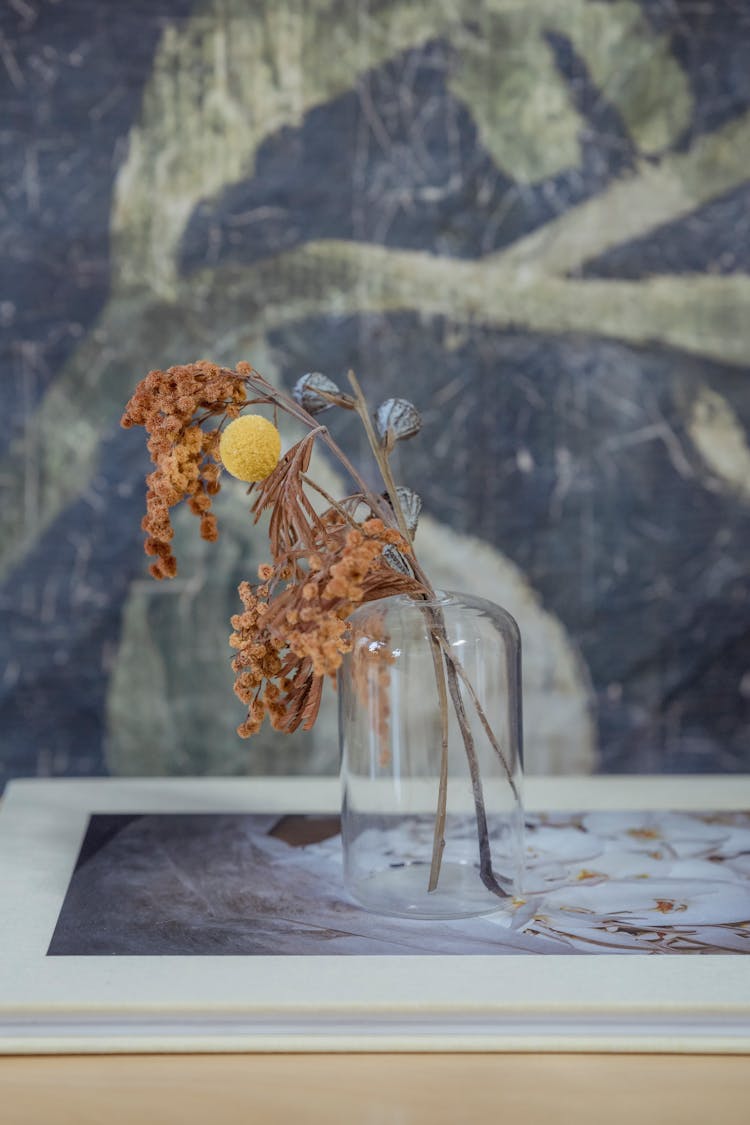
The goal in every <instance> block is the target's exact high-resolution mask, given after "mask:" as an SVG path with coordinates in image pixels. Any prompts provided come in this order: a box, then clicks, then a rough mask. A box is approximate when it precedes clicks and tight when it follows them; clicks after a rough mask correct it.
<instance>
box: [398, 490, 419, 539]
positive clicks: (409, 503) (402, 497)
mask: <svg viewBox="0 0 750 1125" xmlns="http://www.w3.org/2000/svg"><path fill="white" fill-rule="evenodd" d="M396 494H397V496H398V499H399V503H400V504H401V509H402V511H403V513H404V518H405V520H406V526H407V527H408V528H409V534H410V535H413V534H414V532H415V531H416V530H417V524H418V523H419V513H420V512H421V511H422V497H421V496H419V495H418V494H417V493H416V492H414V490H413V489H411V488H405V487H404V485H401V484H400V485H398V487H397V488H396Z"/></svg>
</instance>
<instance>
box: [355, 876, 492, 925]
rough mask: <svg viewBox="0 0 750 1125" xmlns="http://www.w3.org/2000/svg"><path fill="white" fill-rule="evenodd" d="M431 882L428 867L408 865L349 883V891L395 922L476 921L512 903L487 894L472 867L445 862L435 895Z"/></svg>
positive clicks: (359, 901) (371, 909)
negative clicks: (460, 919)
mask: <svg viewBox="0 0 750 1125" xmlns="http://www.w3.org/2000/svg"><path fill="white" fill-rule="evenodd" d="M429 878H430V865H429V864H428V863H407V864H404V865H403V866H401V867H395V866H394V867H385V868H383V869H382V870H380V871H375V872H373V873H372V874H371V875H368V876H367V877H366V878H362V879H358V880H357V881H356V882H352V881H351V880H347V889H348V891H349V893H350V894H351V896H352V898H353V899H354V900H355V901H356V902H357V903H358V904H359V906H363V907H364V908H365V909H366V910H369V911H371V912H373V913H375V914H387V915H389V916H390V917H395V918H420V919H424V920H427V919H436V918H438V919H439V918H442V919H450V918H475V917H477V916H478V915H482V914H495V913H497V912H498V911H500V910H505V909H507V908H508V906H509V904H510V903H511V902H512V897H511V896H508V897H504V898H501V897H499V896H498V895H495V894H493V893H492V892H491V891H488V890H487V889H486V887H485V886H484V885H483V883H482V882H481V880H480V877H479V871H478V870H477V868H476V867H475V866H474V865H473V864H469V863H450V862H448V863H446V862H443V864H442V865H441V868H440V878H439V880H438V885H437V887H436V888H435V890H434V891H428V890H427V886H428V883H429Z"/></svg>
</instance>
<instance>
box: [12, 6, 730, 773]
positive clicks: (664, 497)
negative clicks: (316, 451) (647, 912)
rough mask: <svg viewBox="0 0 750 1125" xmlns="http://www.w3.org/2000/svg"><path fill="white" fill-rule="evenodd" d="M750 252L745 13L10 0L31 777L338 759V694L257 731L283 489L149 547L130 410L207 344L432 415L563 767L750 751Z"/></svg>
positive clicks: (480, 582)
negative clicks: (256, 636)
mask: <svg viewBox="0 0 750 1125" xmlns="http://www.w3.org/2000/svg"><path fill="white" fill-rule="evenodd" d="M749 269H750V6H749V5H748V3H747V2H746V0H700V2H698V0H695V2H693V0H606V2H605V0H402V2H399V0H352V2H345V0H128V2H127V3H121V2H118V0H3V3H2V6H1V7H0V333H1V336H0V370H1V373H2V384H1V386H2V401H3V425H2V427H1V429H0V447H1V449H0V489H1V490H2V491H1V497H2V499H1V504H0V617H1V621H0V763H1V769H2V777H3V779H7V778H8V777H13V776H22V775H36V774H40V775H50V774H52V775H81V774H103V773H114V774H140V773H155V774H161V773H175V774H183V773H230V774H232V773H236V774H244V773H294V772H319V773H325V772H329V773H333V772H335V771H336V770H337V767H338V760H337V759H338V755H337V747H336V738H335V728H336V718H335V699H334V698H333V697H332V696H331V697H330V698H329V701H328V704H327V705H326V709H325V710H324V712H323V714H322V716H321V720H320V723H319V725H318V726H317V727H316V729H315V730H314V731H313V732H312V733H311V734H310V735H305V736H302V735H301V736H295V737H293V738H292V739H289V740H287V739H284V738H282V737H281V736H277V735H274V734H273V733H272V732H269V733H268V734H265V733H264V734H263V735H261V736H258V738H257V739H255V740H253V741H251V742H250V743H247V742H242V741H240V740H239V738H237V736H236V735H235V733H234V728H235V726H236V724H237V723H238V722H239V721H240V720H241V718H242V715H243V710H244V709H243V707H242V705H241V704H240V703H239V702H238V701H237V700H236V699H235V697H234V695H233V694H232V690H231V683H232V674H231V671H230V668H229V656H230V650H229V649H228V646H227V636H228V632H229V625H228V619H229V616H230V614H231V613H233V612H236V609H237V604H238V602H237V597H236V586H237V584H238V582H239V581H240V580H241V579H242V578H245V577H252V576H253V575H254V572H255V569H256V567H257V565H258V563H259V562H260V561H262V560H263V558H264V550H263V544H264V535H263V532H262V531H259V530H257V529H253V528H252V527H251V525H250V522H249V519H248V517H247V510H246V509H247V502H246V500H245V497H244V490H243V487H242V486H240V485H237V486H236V488H235V487H232V486H231V485H228V486H227V487H226V488H225V489H224V490H223V491H222V494H221V497H220V504H219V505H218V506H217V511H218V514H219V516H220V526H221V529H222V534H221V539H220V541H219V543H218V544H207V543H204V542H203V541H201V540H200V539H199V538H198V535H197V525H196V523H195V521H194V520H193V519H192V518H191V517H190V516H189V515H185V516H181V517H180V518H178V520H177V526H178V532H177V535H178V551H177V554H178V558H179V559H180V564H181V569H180V575H179V577H178V578H177V579H176V580H174V581H173V582H171V583H166V582H163V583H155V582H153V581H152V580H151V579H150V578H149V577H148V575H147V572H146V564H147V560H146V558H145V556H144V554H143V551H142V533H141V531H140V526H139V524H140V519H141V515H142V512H143V506H144V486H143V477H144V474H145V473H146V471H147V459H146V453H145V441H144V440H143V435H142V433H141V432H140V431H123V430H121V429H120V428H119V426H118V422H119V417H120V414H121V412H122V407H123V404H124V403H125V401H126V400H127V398H128V397H129V395H130V393H131V391H132V389H133V387H134V385H135V383H136V381H137V380H138V379H139V378H140V377H141V376H142V375H143V374H145V373H146V372H147V371H148V370H149V369H150V368H152V367H166V366H168V365H170V364H173V363H178V362H186V361H190V360H193V359H198V358H212V359H216V360H219V361H221V362H224V363H227V364H230V365H234V363H235V362H236V361H237V360H239V359H249V360H250V361H251V362H252V363H253V364H254V365H255V366H256V367H257V368H258V369H259V370H261V371H262V372H263V373H264V374H265V375H266V376H267V377H269V378H271V379H273V380H275V381H277V382H278V383H279V384H283V385H284V386H285V387H291V385H292V384H293V382H294V381H295V380H296V378H297V377H298V376H299V375H300V374H302V373H303V372H305V371H310V370H320V371H323V372H326V373H327V374H329V375H330V376H331V377H333V378H334V379H339V378H341V377H342V375H343V372H344V371H345V370H346V369H347V367H349V366H352V367H354V368H355V369H356V370H357V372H358V373H359V375H360V377H361V380H362V382H363V385H364V388H365V390H366V393H367V394H368V397H369V398H370V399H371V401H372V402H373V404H376V403H378V402H379V401H381V400H382V399H383V398H385V397H388V396H391V395H403V396H406V397H408V398H411V399H413V400H414V402H416V403H417V405H418V406H419V407H420V409H421V411H422V413H423V416H424V420H425V426H424V430H423V433H422V435H421V436H420V437H419V438H418V439H416V440H415V441H414V442H411V443H408V445H407V446H404V447H403V453H402V454H401V455H400V457H399V463H398V465H397V469H398V472H399V475H400V478H401V480H402V481H403V483H406V484H409V485H410V486H411V487H413V488H415V489H416V490H417V491H418V492H420V493H421V495H422V496H423V499H424V504H425V513H426V514H425V516H424V518H423V521H422V525H421V528H420V532H419V536H418V539H417V548H418V550H419V551H420V553H421V555H422V557H423V559H424V561H425V562H426V564H427V568H428V570H430V571H431V573H432V576H433V578H434V580H435V581H436V582H437V583H438V584H439V585H441V586H443V587H444V588H448V589H451V588H453V589H466V590H471V591H474V592H477V593H480V594H482V595H485V596H487V597H489V598H491V599H493V600H495V601H497V602H500V603H501V604H504V605H505V606H506V607H507V608H508V609H509V610H510V611H511V612H512V613H513V614H514V615H515V616H516V617H517V619H518V621H519V623H520V626H521V630H522V634H523V637H524V644H525V653H524V674H525V720H526V745H527V761H528V766H529V768H530V770H532V771H535V772H545V771H552V772H573V771H593V770H603V771H616V772H635V771H642V772H649V771H651V772H680V771H716V772H722V771H739V770H743V769H744V770H747V769H748V768H750V600H749V597H748V591H749V589H750V583H749V581H748V548H749V547H750V520H749V518H748V517H749V515H750V448H749V446H748V427H749V426H750V384H749V382H748V376H749V375H750V371H749V368H750V279H749V278H748V270H749ZM326 420H327V421H328V420H330V423H331V426H332V427H334V428H338V429H339V430H340V437H341V440H342V442H343V443H346V442H350V443H352V445H353V453H354V455H355V456H356V457H357V458H361V459H362V464H363V465H364V458H365V449H364V448H363V446H362V444H361V442H360V439H359V438H358V436H357V435H356V433H355V431H354V429H353V428H352V427H351V426H350V425H349V422H348V419H346V418H343V419H336V418H333V415H332V414H330V415H328V416H327V419H326ZM293 436H294V435H293V434H292V433H291V432H290V433H285V437H286V438H287V439H291V438H292V437H293ZM321 471H322V472H324V473H327V474H328V477H329V479H330V483H331V486H332V487H336V481H335V479H334V478H333V469H332V467H328V466H325V465H324V466H322V467H321ZM366 471H368V472H369V470H366Z"/></svg>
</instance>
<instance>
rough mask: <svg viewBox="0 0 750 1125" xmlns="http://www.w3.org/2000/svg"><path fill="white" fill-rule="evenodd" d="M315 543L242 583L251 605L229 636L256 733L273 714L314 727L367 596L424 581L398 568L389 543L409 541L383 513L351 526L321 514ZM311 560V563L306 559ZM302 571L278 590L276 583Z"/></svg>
mask: <svg viewBox="0 0 750 1125" xmlns="http://www.w3.org/2000/svg"><path fill="white" fill-rule="evenodd" d="M320 526H321V527H322V528H323V529H324V530H323V534H322V535H320V534H319V535H318V537H317V542H316V544H315V547H316V549H315V550H312V551H309V553H308V554H307V555H306V556H302V555H300V556H299V557H296V558H295V559H294V563H293V565H290V562H289V560H288V559H286V558H281V559H280V560H279V561H278V562H277V564H276V566H275V567H269V566H268V565H263V566H261V567H260V568H259V577H260V578H261V583H262V584H261V585H258V586H257V587H255V588H253V587H252V586H250V585H249V583H243V584H242V586H241V587H240V596H241V598H242V602H243V605H244V610H245V611H244V613H241V614H238V615H236V616H235V617H233V618H232V625H233V627H234V629H235V632H234V633H233V634H232V637H231V638H230V644H232V646H233V647H234V648H236V649H238V650H239V651H238V653H237V655H236V656H235V658H234V660H233V662H232V667H233V668H234V671H235V675H236V680H235V692H236V694H237V696H238V697H239V698H240V699H241V700H242V701H243V702H244V703H247V704H248V714H247V718H246V720H245V722H244V723H242V725H241V726H240V727H239V728H238V732H239V734H240V735H241V736H242V737H245V738H247V737H249V736H250V735H252V734H255V733H256V731H257V730H259V729H260V726H261V724H262V722H263V719H264V718H265V717H266V715H267V716H268V718H269V719H270V721H271V725H272V726H273V727H275V728H276V729H277V730H283V731H292V730H296V728H297V727H298V726H299V725H302V726H303V727H304V729H306V730H307V729H309V728H310V727H311V726H312V725H313V723H314V722H315V718H316V716H317V713H318V708H319V706H320V698H321V693H322V687H323V682H324V680H325V677H326V676H329V677H332V678H335V674H336V671H337V669H338V668H339V667H340V665H341V661H342V659H343V656H344V654H345V653H347V652H349V651H350V649H351V632H350V627H349V624H348V622H347V620H346V619H347V618H348V617H349V615H350V613H351V612H352V611H353V610H354V609H355V608H356V607H357V606H358V605H359V604H361V603H362V602H363V601H368V600H371V599H372V598H373V597H383V596H384V591H386V592H387V593H389V594H390V593H398V592H405V591H406V590H410V591H413V590H414V589H415V587H418V583H416V581H415V580H414V579H412V578H409V577H407V576H406V575H404V574H401V573H399V572H397V571H394V570H392V569H391V568H390V567H389V566H388V563H387V562H386V561H385V558H384V556H383V548H384V547H385V546H387V545H389V544H390V545H393V546H395V547H397V548H398V549H399V550H401V551H403V552H405V553H408V552H409V551H410V547H409V545H408V544H407V543H406V541H405V540H404V539H403V537H402V536H401V534H400V533H399V532H398V531H396V530H395V529H394V528H388V527H386V526H385V524H384V523H383V522H382V520H380V519H370V520H367V521H366V522H365V523H363V524H362V525H361V527H350V526H349V525H348V524H346V523H345V521H344V520H343V518H342V517H341V516H340V515H339V513H338V512H336V511H335V510H329V511H328V512H326V513H325V514H324V515H323V516H322V517H321V518H320ZM303 563H304V565H303ZM293 572H294V574H295V577H294V579H293V580H292V581H290V582H288V583H287V585H286V586H285V588H284V589H283V591H282V592H281V593H279V594H277V595H276V596H275V597H273V596H272V594H271V588H272V587H273V586H274V585H278V584H279V583H281V582H283V581H284V579H285V578H289V577H291V576H292V573H293Z"/></svg>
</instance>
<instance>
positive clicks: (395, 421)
mask: <svg viewBox="0 0 750 1125" xmlns="http://www.w3.org/2000/svg"><path fill="white" fill-rule="evenodd" d="M421 428H422V418H421V416H420V414H419V411H418V410H417V408H416V406H415V405H414V403H412V402H408V401H407V399H405V398H387V399H386V400H385V402H381V404H380V406H379V407H378V409H377V410H376V411H375V429H376V431H377V434H378V437H379V438H380V440H381V441H382V442H383V444H384V445H392V444H393V443H394V442H397V441H404V440H405V439H406V438H410V437H414V435H415V434H418V433H419V431H420V430H421Z"/></svg>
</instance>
